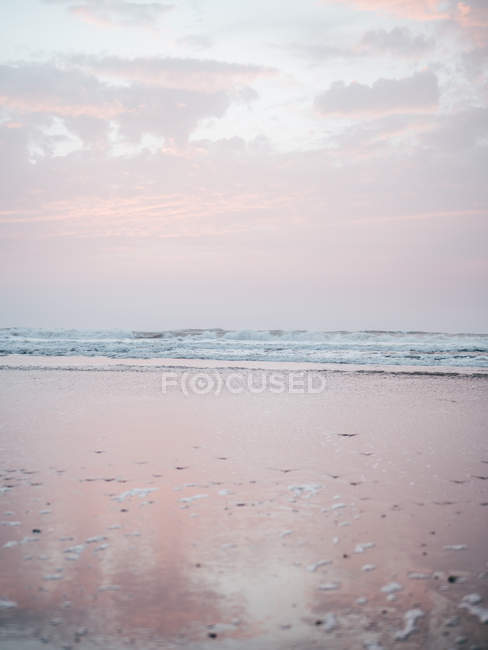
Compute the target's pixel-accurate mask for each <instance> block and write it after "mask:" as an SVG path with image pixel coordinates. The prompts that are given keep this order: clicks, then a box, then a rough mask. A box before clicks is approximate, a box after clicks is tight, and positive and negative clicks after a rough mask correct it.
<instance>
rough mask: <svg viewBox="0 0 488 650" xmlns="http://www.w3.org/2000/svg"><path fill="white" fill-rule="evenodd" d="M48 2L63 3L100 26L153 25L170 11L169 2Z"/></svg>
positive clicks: (86, 19)
mask: <svg viewBox="0 0 488 650" xmlns="http://www.w3.org/2000/svg"><path fill="white" fill-rule="evenodd" d="M44 2H46V3H49V4H65V5H67V9H68V11H69V12H70V13H71V14H72V15H73V16H75V17H77V18H79V19H80V20H82V21H84V22H87V23H91V24H94V25H98V26H102V27H107V26H108V27H113V26H125V27H131V26H139V27H149V28H152V27H154V25H155V23H156V22H157V20H158V19H159V18H160V16H162V15H163V14H166V13H167V12H169V11H171V10H172V9H173V8H174V7H173V5H171V4H165V3H160V2H142V3H139V2H127V1H126V0H85V1H84V2H82V3H81V4H80V3H77V2H76V0H44Z"/></svg>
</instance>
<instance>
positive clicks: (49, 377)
mask: <svg viewBox="0 0 488 650" xmlns="http://www.w3.org/2000/svg"><path fill="white" fill-rule="evenodd" d="M178 372H182V370H181V369H180V370H178ZM218 372H220V373H223V374H224V375H225V373H228V372H229V370H225V369H224V370H219V371H218ZM239 372H240V373H244V374H245V373H247V372H249V370H246V369H242V370H240V371H239ZM324 377H325V380H326V388H325V390H324V391H323V392H321V393H320V394H291V395H290V394H272V393H271V392H269V391H265V392H262V393H260V394H251V393H249V392H247V393H242V394H238V395H235V394H230V393H228V392H227V393H225V392H224V393H222V394H220V395H219V396H214V395H185V394H183V391H182V390H181V389H180V388H179V387H178V386H177V387H175V388H174V389H172V390H171V391H169V392H167V393H166V394H163V393H162V391H161V372H160V371H159V370H156V369H151V368H144V369H141V368H140V369H139V371H135V370H134V369H125V370H120V369H111V370H110V369H109V370H103V371H101V370H94V369H91V370H69V369H65V370H59V369H30V370H28V369H18V370H12V369H5V368H4V369H2V370H0V382H1V384H0V386H1V387H0V398H1V413H2V415H1V421H0V425H1V432H2V433H1V440H2V444H1V494H0V498H1V500H2V505H1V510H0V512H1V516H0V520H1V525H0V558H1V583H0V584H1V586H0V601H1V602H0V620H1V627H0V642H1V646H2V648H5V649H7V650H10V649H12V650H13V649H18V648H26V649H31V648H32V649H33V650H34V649H35V648H41V647H46V644H47V646H48V647H53V648H70V647H80V648H83V647H86V648H114V649H115V648H125V647H130V648H140V649H141V650H143V649H144V650H145V649H148V650H152V648H192V649H193V648H195V649H200V648H202V649H206V648H212V647H220V648H229V649H234V648H235V649H236V650H238V649H240V648H243V649H248V648H249V649H253V650H254V649H256V650H258V649H259V650H261V649H263V650H264V649H268V648H269V649H271V648H283V649H287V648H297V649H300V650H306V649H308V648H334V649H335V648H337V649H343V648H351V649H360V648H366V649H368V648H369V650H373V649H375V648H376V649H379V648H385V649H387V648H392V647H401V648H405V649H414V648H429V649H432V650H438V649H439V650H440V649H444V648H445V649H450V648H456V647H468V648H486V647H488V645H487V644H488V625H487V620H488V609H487V606H488V589H487V587H488V564H487V562H488V552H487V548H488V544H487V532H486V531H487V523H488V489H487V488H488V441H487V439H486V422H487V420H488V400H487V396H488V381H487V379H486V377H485V378H483V377H469V376H458V377H455V376H445V377H442V376H429V375H418V376H415V375H396V374H388V373H386V374H358V373H349V374H346V373H325V375H324Z"/></svg>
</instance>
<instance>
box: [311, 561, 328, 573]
mask: <svg viewBox="0 0 488 650" xmlns="http://www.w3.org/2000/svg"><path fill="white" fill-rule="evenodd" d="M327 564H332V560H319V561H318V562H315V563H314V564H309V565H308V566H307V571H311V572H312V573H315V571H317V569H319V568H320V567H321V566H326V565H327Z"/></svg>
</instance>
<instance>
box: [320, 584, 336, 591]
mask: <svg viewBox="0 0 488 650" xmlns="http://www.w3.org/2000/svg"><path fill="white" fill-rule="evenodd" d="M340 586H341V583H340V582H325V583H323V584H321V585H319V586H318V587H317V589H320V591H335V590H336V589H339V588H340Z"/></svg>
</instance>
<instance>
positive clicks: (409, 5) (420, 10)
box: [324, 0, 453, 21]
mask: <svg viewBox="0 0 488 650" xmlns="http://www.w3.org/2000/svg"><path fill="white" fill-rule="evenodd" d="M324 1H325V2H328V1H329V0H324ZM342 1H343V2H347V3H349V4H353V5H355V6H356V7H357V8H358V9H363V10H365V11H377V12H381V13H387V14H394V15H397V16H401V17H405V18H410V19H413V20H421V21H426V20H443V19H447V18H449V17H450V13H449V11H448V10H446V9H445V8H444V7H445V3H442V2H440V0H342ZM452 4H453V2H452V0H451V1H449V0H448V5H452ZM443 5H444V7H443Z"/></svg>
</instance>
